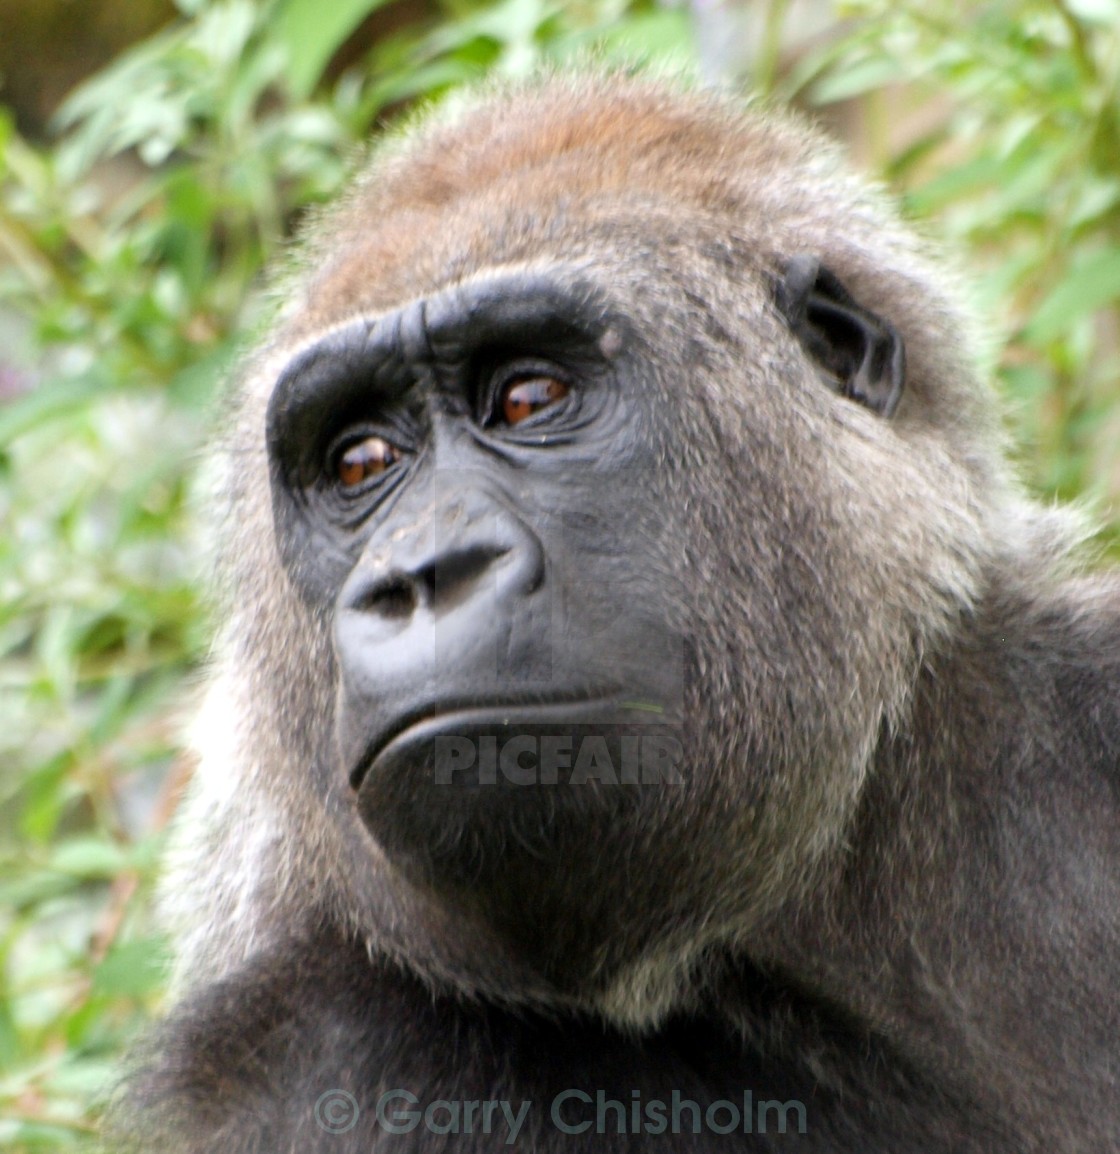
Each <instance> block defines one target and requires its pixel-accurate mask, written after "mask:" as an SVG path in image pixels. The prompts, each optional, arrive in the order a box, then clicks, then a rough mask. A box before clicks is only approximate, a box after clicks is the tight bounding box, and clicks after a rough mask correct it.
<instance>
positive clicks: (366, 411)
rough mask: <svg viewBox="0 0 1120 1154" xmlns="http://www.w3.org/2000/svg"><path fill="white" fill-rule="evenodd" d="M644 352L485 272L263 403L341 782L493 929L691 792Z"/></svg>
mask: <svg viewBox="0 0 1120 1154" xmlns="http://www.w3.org/2000/svg"><path fill="white" fill-rule="evenodd" d="M634 343H635V342H634V341H633V338H632V333H631V331H630V328H629V325H628V322H627V320H626V319H625V318H624V317H622V316H621V315H619V314H617V313H616V312H613V311H612V309H611V307H610V304H609V302H608V300H607V298H606V296H605V294H603V293H602V292H600V291H598V290H597V289H596V288H595V286H594V285H592V284H589V283H587V282H586V281H581V280H579V279H578V278H575V277H568V276H565V275H564V274H563V270H556V271H554V272H552V273H550V274H548V275H547V276H544V275H531V274H527V273H524V272H521V273H504V274H492V275H487V276H482V277H480V278H478V279H477V280H474V281H472V282H469V283H467V284H466V285H464V286H461V287H456V288H452V289H447V290H444V291H442V292H439V293H436V294H434V295H432V296H431V297H429V298H426V299H422V300H417V301H413V302H411V303H409V304H407V305H405V306H404V307H402V308H400V309H399V310H397V311H394V312H390V313H388V314H386V315H382V316H380V317H378V318H376V319H375V320H373V321H372V322H370V323H366V322H364V321H359V322H355V323H351V324H348V325H346V326H344V327H342V328H340V329H336V330H334V331H332V332H330V333H329V334H328V335H327V336H325V337H324V338H322V339H321V340H319V341H317V342H316V343H314V344H312V345H311V346H310V347H309V348H307V349H305V350H304V351H303V352H302V353H301V354H300V355H299V356H298V357H297V358H296V359H295V360H294V361H293V362H292V363H291V364H290V365H289V367H288V368H287V370H286V371H285V372H284V373H283V375H282V377H281V379H280V381H279V382H278V384H277V386H276V389H275V391H274V393H273V396H272V400H271V403H270V408H269V414H268V444H269V450H270V454H271V461H272V472H273V478H272V480H273V500H274V513H275V519H276V524H277V527H278V539H279V541H280V544H281V551H282V556H283V558H284V562H285V565H286V567H287V568H288V571H289V573H290V574H291V576H292V578H293V580H294V581H295V583H296V584H297V586H298V588H299V590H300V592H301V594H302V595H303V596H304V597H305V598H306V599H307V600H308V602H309V603H310V604H312V605H313V606H314V607H316V608H317V609H318V610H320V611H322V612H324V613H325V614H326V615H327V616H328V617H329V618H330V620H331V622H332V629H333V639H334V650H335V658H336V662H337V667H338V670H339V683H338V692H337V705H336V717H335V725H336V737H337V750H338V765H337V772H338V774H339V775H341V776H342V777H345V778H346V779H347V781H348V783H349V787H350V789H351V790H353V791H354V793H355V795H356V800H357V805H358V809H359V812H360V814H361V817H362V820H363V821H364V822H365V824H366V825H367V827H368V829H369V830H370V831H371V833H372V834H373V835H374V837H375V838H376V839H377V840H378V841H379V842H380V843H381V845H382V846H383V847H384V848H385V849H386V850H387V851H388V853H389V855H390V857H391V859H392V860H393V861H394V862H395V863H396V864H397V865H398V867H399V868H401V870H402V871H403V872H404V873H405V875H406V876H408V877H410V878H411V879H412V880H414V881H416V882H420V883H423V884H428V885H432V886H435V887H436V888H437V889H440V890H455V891H465V892H466V893H467V894H469V895H471V896H473V900H474V901H476V902H482V904H483V906H484V907H487V908H488V912H489V913H490V916H494V914H495V910H494V907H495V906H498V907H504V906H506V905H507V904H508V903H509V902H510V900H511V894H510V891H511V890H512V889H513V887H514V884H515V883H516V886H517V889H518V894H519V897H518V900H517V901H516V903H515V904H516V907H517V909H518V911H519V912H518V914H517V917H516V918H513V919H511V924H515V923H516V922H517V920H518V919H519V918H522V917H523V916H524V915H523V910H524V906H525V902H526V896H527V895H531V894H533V892H534V891H536V896H535V898H533V899H532V900H533V901H535V902H536V903H538V904H539V903H540V902H541V901H542V900H545V895H546V894H547V893H548V892H550V891H551V892H554V891H555V889H556V888H557V887H556V886H555V883H554V881H553V880H551V879H553V878H554V877H555V871H557V870H563V871H564V872H565V874H566V875H567V876H568V877H569V878H571V879H572V881H573V883H576V882H578V880H579V878H580V877H581V875H582V877H583V880H584V881H585V882H590V881H591V877H592V872H598V870H599V869H601V865H602V863H601V862H600V861H598V860H596V859H595V858H594V857H589V855H588V853H587V847H588V836H589V833H592V834H593V833H594V831H595V830H596V829H597V828H599V827H602V828H601V832H602V834H603V838H604V842H603V844H606V840H605V839H606V837H607V835H608V832H609V836H610V839H611V842H612V843H617V839H618V836H619V832H620V831H621V830H623V829H625V828H627V827H628V826H632V827H633V829H634V831H635V834H636V835H637V834H638V832H639V831H642V830H648V829H649V828H650V827H651V826H652V827H654V828H656V827H658V826H660V825H661V824H662V822H661V821H660V820H659V819H658V818H657V817H656V815H655V814H651V813H650V812H648V811H650V810H656V809H658V808H659V803H658V795H659V794H660V793H662V792H664V791H666V790H668V791H670V792H678V793H679V792H680V787H681V785H682V784H683V776H682V774H683V773H684V772H685V769H686V767H685V766H684V764H683V750H684V744H683V741H682V733H681V727H682V722H683V704H684V685H683V678H684V664H683V631H682V628H681V626H682V610H683V606H684V605H685V599H684V596H683V592H682V590H681V588H680V569H681V565H680V561H679V556H678V555H679V552H680V541H681V540H682V539H683V538H682V529H683V527H682V526H681V525H680V524H678V523H675V522H674V520H673V518H672V515H671V513H670V510H671V506H670V505H668V504H666V503H665V502H660V503H658V496H659V492H660V490H661V489H662V487H663V485H662V483H660V482H659V481H658V479H657V472H658V470H659V468H663V465H662V462H663V460H664V457H663V453H662V449H661V446H660V445H659V443H658V441H657V439H656V437H655V435H654V430H655V429H656V427H657V422H656V421H655V420H654V415H655V411H654V410H655V404H656V398H657V395H658V390H657V389H655V388H654V387H653V383H652V382H650V381H649V380H644V379H643V374H642V371H641V363H640V361H639V359H638V358H637V356H636V355H635V353H634V348H633V346H634ZM665 808H666V809H667V810H668V811H669V812H672V810H673V809H674V808H675V806H674V805H673V804H669V805H667V806H666V807H665ZM592 844H594V843H592ZM583 862H590V863H591V864H590V866H589V867H584V866H582V865H581V863H583ZM527 875H532V876H537V875H540V876H541V882H540V884H539V885H534V883H533V881H532V880H531V878H529V879H528V880H527ZM502 920H503V921H504V920H506V919H505V918H504V917H503V918H502Z"/></svg>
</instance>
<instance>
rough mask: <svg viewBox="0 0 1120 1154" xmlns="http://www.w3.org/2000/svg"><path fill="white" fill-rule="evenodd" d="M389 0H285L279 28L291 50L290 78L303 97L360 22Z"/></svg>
mask: <svg viewBox="0 0 1120 1154" xmlns="http://www.w3.org/2000/svg"><path fill="white" fill-rule="evenodd" d="M386 2H387V0H333V2H332V3H330V4H324V3H323V0H283V2H282V3H281V5H280V9H279V12H278V13H277V24H276V31H277V34H278V36H279V39H280V41H281V43H283V44H284V45H285V47H286V48H287V50H288V67H287V73H286V75H287V81H288V86H289V88H290V90H291V92H292V93H293V94H294V95H295V96H296V97H297V98H298V99H301V100H304V99H306V98H307V97H308V96H310V95H311V91H312V89H314V87H315V85H316V83H317V82H318V80H319V77H320V76H322V74H323V70H324V69H325V68H326V66H327V65H328V64H329V63H330V59H331V57H332V56H333V55H334V54H335V53H336V52H337V51H338V50H339V48H341V47H342V45H343V44H344V43H345V42H346V38H347V37H348V36H349V35H350V33H351V32H353V31H354V29H355V28H357V27H358V25H359V24H361V22H362V21H363V20H364V19H365V18H366V17H367V16H368V15H369V14H370V13H371V12H376V11H377V9H378V8H382V7H384V5H385V4H386Z"/></svg>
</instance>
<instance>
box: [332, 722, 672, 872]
mask: <svg viewBox="0 0 1120 1154" xmlns="http://www.w3.org/2000/svg"><path fill="white" fill-rule="evenodd" d="M657 712H658V711H657V710H651V709H650V707H646V708H645V709H642V708H638V707H636V706H635V705H633V704H630V707H629V708H627V703H619V702H617V701H615V700H610V699H604V700H601V701H598V702H591V701H587V700H580V701H568V702H556V703H552V704H548V705H545V704H541V703H531V704H520V705H507V706H497V705H485V706H483V705H479V706H474V707H473V708H459V709H455V708H451V709H447V710H445V711H439V712H433V713H425V715H424V716H423V717H421V718H420V719H419V720H416V721H413V722H412V723H411V724H405V725H404V726H403V727H398V728H397V729H396V730H395V731H394V732H393V733H392V734H391V736H389V737H388V739H387V740H385V739H379V740H378V741H377V742H376V743H375V744H374V746H373V753H372V755H371V756H370V757H367V758H363V760H362V762H361V763H360V764H359V768H358V769H357V770H355V771H354V772H353V773H352V774H351V777H350V781H351V786H352V788H353V789H355V790H356V792H357V807H358V812H359V814H360V816H361V818H362V821H363V822H364V823H365V825H366V826H367V828H368V829H369V830H370V832H371V833H372V834H373V836H374V837H375V838H376V840H377V841H378V843H379V844H380V845H381V846H382V847H383V848H384V849H385V851H386V852H387V853H388V854H389V857H390V859H391V860H393V861H394V863H395V864H397V865H398V867H399V868H400V869H401V870H402V872H403V873H404V874H405V875H406V876H409V877H413V878H414V879H416V880H423V881H424V882H426V883H428V884H436V883H438V882H439V881H440V880H441V879H442V880H444V881H448V880H450V881H453V882H454V883H455V884H456V885H457V886H458V885H461V884H463V883H464V882H465V881H466V882H469V883H470V884H472V885H482V884H483V883H484V878H483V876H482V871H483V865H484V862H485V861H486V860H488V859H490V858H493V859H494V860H495V861H499V860H501V861H502V862H504V863H505V866H503V867H500V868H505V867H507V866H508V865H509V862H510V860H511V854H513V855H516V854H517V853H519V852H525V853H529V854H531V856H532V857H533V858H534V860H535V861H536V863H538V864H540V863H541V862H544V861H550V860H552V861H557V862H558V861H559V860H560V859H561V857H562V855H563V853H565V852H567V850H566V847H564V842H565V840H566V839H565V837H564V835H563V833H562V830H563V828H564V827H565V826H567V825H569V824H570V825H571V826H572V827H573V828H578V827H579V826H580V825H581V823H584V822H586V820H587V815H588V813H589V812H594V813H595V814H596V816H597V819H598V820H605V821H607V822H608V823H611V824H613V823H615V822H617V821H619V820H621V819H622V815H623V814H624V813H626V812H628V811H634V810H636V809H637V808H638V807H640V806H641V804H642V795H643V793H646V792H648V791H649V790H651V789H654V788H656V789H661V788H664V787H671V786H681V785H683V783H684V777H683V772H684V765H683V762H684V744H683V742H682V740H681V730H680V727H679V726H671V725H667V724H665V723H663V722H659V721H658V720H656V713H657ZM651 715H652V716H653V717H654V718H655V720H652V721H651V720H650V717H651ZM511 842H512V843H513V845H514V846H516V847H520V849H516V848H512V849H511ZM488 847H489V848H490V849H491V850H492V851H493V852H492V853H490V854H488V853H487V852H486V851H487V848H488Z"/></svg>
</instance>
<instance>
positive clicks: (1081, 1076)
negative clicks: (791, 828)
mask: <svg viewBox="0 0 1120 1154" xmlns="http://www.w3.org/2000/svg"><path fill="white" fill-rule="evenodd" d="M1068 592H1069V593H1070V594H1071V595H1070V596H1069V598H1068V599H1065V598H1060V599H1055V600H1054V601H1053V602H1051V603H1048V604H1046V605H1042V606H1039V605H1037V604H1026V603H1024V604H1019V605H1011V604H1006V603H1004V604H1002V605H1000V606H999V607H995V608H993V609H992V610H991V611H989V612H986V613H981V614H980V615H978V616H977V617H976V618H975V619H973V621H972V623H971V625H970V626H969V628H968V632H967V634H965V635H962V636H961V637H960V638H959V640H958V641H957V643H956V644H955V645H954V646H953V647H952V649H951V650H950V651H948V652H944V653H942V654H940V655H939V656H937V657H936V658H934V659H931V660H930V661H928V662H927V664H926V666H925V667H924V669H923V671H922V675H921V678H920V682H919V684H918V686H917V687H916V692H915V698H914V715H913V721H912V724H911V726H910V728H909V730H908V732H906V733H903V734H900V735H897V736H894V737H884V740H883V742H882V743H881V745H880V748H879V750H878V753H877V756H876V766H875V769H874V771H873V773H872V776H871V779H870V780H869V782H868V786H867V790H866V793H865V795H864V797H863V800H862V803H861V806H860V811H859V814H858V816H857V820H856V823H855V827H854V829H853V831H852V834H851V838H850V842H849V851H848V852H847V854H846V855H845V856H844V858H843V859H842V860H841V861H838V862H837V863H836V864H835V867H834V872H833V874H832V876H831V879H830V881H829V884H828V885H827V886H826V887H824V888H823V890H822V892H821V893H820V895H819V904H818V902H815V903H814V908H812V909H807V910H802V911H800V912H799V913H798V914H796V915H795V916H793V917H788V918H786V919H785V920H784V921H781V922H780V923H778V924H776V925H775V927H774V928H773V938H772V940H771V941H769V943H768V945H767V946H766V948H765V949H764V950H763V951H762V952H758V951H756V949H754V948H752V947H748V949H749V951H750V953H751V955H752V957H753V958H754V959H755V960H756V961H759V962H761V964H762V965H763V967H764V969H765V971H766V972H767V973H769V974H772V975H776V976H778V977H780V979H781V980H782V982H784V983H787V984H788V985H789V986H790V987H792V988H793V989H796V990H798V991H801V992H804V993H805V994H807V995H808V1001H809V1002H818V1003H821V1002H823V1003H826V1004H829V1005H831V1006H832V1007H834V1008H835V1007H839V1008H840V1009H841V1010H842V1011H843V1012H844V1013H845V1014H846V1015H853V1016H854V1018H855V1020H856V1022H857V1023H861V1024H862V1027H863V1028H864V1029H866V1030H868V1031H870V1032H873V1033H876V1034H878V1035H880V1036H885V1037H887V1038H888V1039H890V1040H891V1041H892V1042H893V1043H894V1044H895V1045H896V1046H897V1047H898V1048H899V1049H900V1050H901V1051H902V1052H903V1053H906V1054H908V1055H909V1056H910V1057H911V1058H912V1059H913V1060H914V1061H915V1062H916V1063H917V1064H918V1065H919V1067H922V1066H924V1067H927V1068H928V1067H930V1066H931V1065H932V1066H933V1067H934V1068H935V1069H936V1068H937V1067H940V1074H939V1076H941V1077H942V1078H947V1079H949V1080H960V1081H961V1084H971V1085H972V1086H973V1087H976V1086H979V1087H983V1088H984V1090H985V1091H990V1092H991V1093H992V1094H993V1095H994V1096H995V1098H996V1099H1003V1100H1005V1101H1006V1100H1008V1099H1020V1100H1021V1101H1020V1105H1021V1109H1022V1110H1023V1111H1024V1116H1029V1115H1030V1114H1031V1113H1034V1112H1037V1113H1038V1114H1039V1117H1040V1119H1041V1118H1042V1117H1043V1116H1045V1117H1047V1118H1048V1119H1049V1121H1048V1122H1047V1123H1046V1128H1047V1129H1049V1127H1050V1126H1052V1125H1053V1124H1054V1119H1060V1118H1061V1117H1062V1116H1063V1114H1068V1113H1069V1112H1070V1111H1071V1110H1074V1109H1078V1110H1083V1109H1084V1108H1085V1103H1086V1101H1087V1100H1088V1101H1094V1100H1097V1101H1099V1102H1100V1104H1101V1107H1102V1115H1103V1113H1104V1112H1105V1110H1106V1108H1107V1105H1108V1102H1109V1100H1110V1099H1109V1095H1110V1094H1112V1093H1114V1089H1110V1088H1109V1084H1108V1074H1107V1071H1108V1069H1109V1068H1110V1065H1109V1059H1108V1055H1109V1054H1114V1051H1115V1039H1116V1037H1117V1032H1118V1030H1120V1007H1118V1006H1117V1004H1116V1002H1115V996H1114V991H1115V990H1116V988H1117V984H1118V982H1120V943H1118V942H1117V940H1116V930H1115V923H1114V919H1115V910H1116V909H1117V908H1120V840H1118V838H1117V830H1118V829H1120V772H1118V766H1120V590H1117V588H1116V587H1115V586H1113V587H1112V589H1111V592H1109V591H1108V589H1107V588H1105V587H1104V586H1103V585H1102V587H1101V588H1100V590H1099V591H1098V597H1099V600H1100V601H1101V602H1103V604H1102V614H1101V615H1100V616H1097V617H1096V618H1095V619H1094V620H1092V621H1086V619H1085V616H1084V613H1083V609H1082V612H1081V613H1079V612H1078V611H1077V609H1076V608H1075V604H1076V602H1077V601H1078V600H1080V603H1081V605H1082V607H1083V606H1084V604H1085V599H1086V597H1087V595H1090V594H1091V590H1087V589H1086V583H1084V582H1082V583H1079V587H1078V588H1077V589H1076V591H1075V589H1074V586H1073V585H1071V586H1070V587H1069V590H1068ZM1108 604H1111V607H1112V611H1111V615H1110V616H1109V615H1108V611H1107V610H1106V609H1105V608H1104V606H1105V605H1108ZM1102 618H1103V619H1104V621H1105V622H1108V624H1107V625H1106V624H1103V623H1102ZM992 654H999V655H1000V656H999V661H998V662H994V661H993V660H992V656H991V655H992ZM1056 658H1057V659H1056ZM1078 718H1080V719H1081V720H1080V721H1078V720H1076V719H1078ZM1086 718H1091V719H1092V721H1091V724H1090V725H1089V726H1088V727H1087V726H1086V723H1085V719H1086ZM915 735H921V736H920V737H919V736H915ZM1090 1007H1092V1009H1089V1008H1090ZM1087 1020H1092V1021H1095V1022H1097V1023H1098V1025H1097V1027H1096V1028H1094V1029H1091V1030H1089V1031H1087V1032H1086V1031H1084V1030H1081V1031H1079V1033H1078V1036H1077V1037H1073V1038H1071V1037H1070V1027H1069V1023H1070V1022H1072V1021H1080V1022H1082V1023H1084V1022H1085V1021H1087ZM1071 1049H1072V1050H1080V1053H1079V1054H1078V1055H1077V1058H1076V1060H1075V1059H1074V1057H1073V1056H1072V1055H1071V1053H1070V1051H1071ZM1063 1055H1064V1057H1063ZM1094 1070H1096V1071H1098V1072H1099V1073H1098V1075H1097V1076H1098V1079H1099V1080H1098V1083H1097V1085H1096V1086H1095V1087H1094V1086H1093V1085H1092V1084H1091V1080H1092V1074H1091V1073H1087V1072H1089V1071H1094ZM1070 1071H1077V1085H1076V1086H1074V1085H1065V1084H1063V1083H1062V1081H1061V1079H1062V1078H1063V1077H1065V1078H1069V1077H1070V1076H1071V1075H1070ZM1087 1078H1088V1079H1089V1083H1090V1084H1089V1085H1087V1084H1086V1079H1087ZM1087 1092H1088V1094H1087ZM1042 1132H1043V1130H1039V1133H1042Z"/></svg>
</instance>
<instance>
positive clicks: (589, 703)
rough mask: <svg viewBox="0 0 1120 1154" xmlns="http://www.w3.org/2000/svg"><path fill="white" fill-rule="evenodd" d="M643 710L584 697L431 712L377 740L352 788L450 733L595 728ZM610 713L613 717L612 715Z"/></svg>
mask: <svg viewBox="0 0 1120 1154" xmlns="http://www.w3.org/2000/svg"><path fill="white" fill-rule="evenodd" d="M638 708H639V707H638V706H637V705H636V704H635V703H633V702H629V701H619V700H618V699H617V698H614V697H581V698H574V699H571V700H561V701H534V702H528V701H519V702H513V703H511V704H507V705H503V704H499V703H495V704H483V705H460V704H453V705H450V706H428V707H427V708H424V709H419V710H416V711H415V712H413V713H412V714H411V715H409V716H407V717H405V718H403V719H402V720H401V721H400V722H399V723H398V724H397V725H394V726H393V727H392V728H391V729H389V730H388V731H386V732H384V733H380V734H377V735H376V736H375V737H374V739H373V740H372V741H371V742H370V744H369V746H368V747H367V749H366V751H365V753H364V754H363V755H362V756H361V758H360V759H359V760H358V762H357V764H356V765H355V767H354V768H353V769H352V770H351V771H350V788H351V789H352V790H354V791H355V792H357V791H358V790H360V789H361V787H362V784H363V782H364V781H365V780H366V778H367V777H368V776H369V773H370V771H371V770H372V769H373V768H374V766H375V765H376V763H377V762H378V760H379V759H380V758H381V757H382V756H384V755H385V754H387V753H390V752H392V750H393V748H394V747H395V746H397V745H403V744H406V743H410V742H414V741H424V740H425V739H427V738H429V737H432V738H434V737H437V736H439V735H442V734H446V733H447V732H448V731H449V730H451V731H454V730H455V729H461V730H463V731H464V732H469V731H471V730H475V729H479V728H483V727H488V726H489V727H496V726H501V727H506V728H510V729H514V728H516V727H517V726H518V725H524V726H536V727H539V726H541V725H552V724H556V725H594V724H596V723H599V724H602V723H604V722H607V721H611V722H615V723H617V722H618V721H619V720H621V717H620V715H625V714H626V713H627V712H628V711H631V710H637V709H638ZM608 711H609V712H608Z"/></svg>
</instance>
